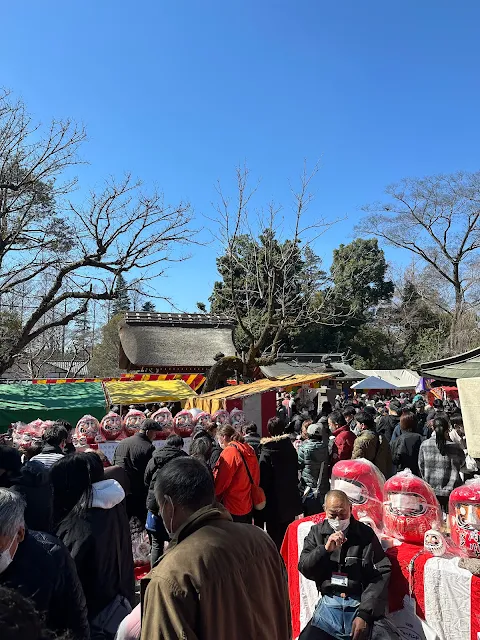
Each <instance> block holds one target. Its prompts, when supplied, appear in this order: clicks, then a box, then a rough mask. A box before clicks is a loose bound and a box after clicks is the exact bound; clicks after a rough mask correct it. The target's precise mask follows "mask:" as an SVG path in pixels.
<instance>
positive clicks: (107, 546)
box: [50, 453, 135, 638]
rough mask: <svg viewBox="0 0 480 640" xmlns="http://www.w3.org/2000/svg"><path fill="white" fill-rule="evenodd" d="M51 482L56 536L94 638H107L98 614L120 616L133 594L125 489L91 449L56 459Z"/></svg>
mask: <svg viewBox="0 0 480 640" xmlns="http://www.w3.org/2000/svg"><path fill="white" fill-rule="evenodd" d="M50 481H51V484H52V487H53V499H54V514H55V518H56V535H57V536H58V537H59V538H60V539H61V540H62V541H63V543H64V544H65V546H66V547H67V548H68V550H69V551H70V554H71V556H72V558H73V560H74V561H75V564H76V566H77V572H78V576H79V578H80V582H81V583H82V586H83V590H84V593H85V599H86V601H87V608H88V617H89V623H90V628H91V633H92V638H93V637H96V634H97V635H99V637H106V638H108V637H109V630H108V629H103V628H102V618H103V617H108V616H106V614H107V612H108V611H109V610H115V611H116V615H117V616H120V619H121V615H122V613H124V614H125V615H126V614H127V613H128V612H129V610H130V609H131V605H132V604H133V603H134V597H135V579H134V573H133V556H132V544H131V539H130V527H129V524H128V519H127V513H126V509H125V501H124V498H125V492H124V490H123V489H122V487H121V486H120V484H119V483H118V482H117V481H116V480H113V479H110V480H105V479H104V471H103V465H102V461H101V460H100V458H99V457H98V456H97V455H96V454H95V453H75V454H73V455H70V456H66V457H64V458H63V459H61V460H59V461H58V462H57V463H55V464H54V465H53V466H52V468H51V470H50ZM104 614H105V615H104ZM119 622H120V620H118V623H119ZM115 631H116V630H115ZM101 632H103V633H104V636H101ZM112 638H113V636H112Z"/></svg>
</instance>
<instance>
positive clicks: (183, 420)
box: [173, 409, 193, 438]
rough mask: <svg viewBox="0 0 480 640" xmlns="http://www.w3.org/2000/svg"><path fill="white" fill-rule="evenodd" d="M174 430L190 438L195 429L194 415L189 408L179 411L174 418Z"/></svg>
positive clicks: (183, 436)
mask: <svg viewBox="0 0 480 640" xmlns="http://www.w3.org/2000/svg"><path fill="white" fill-rule="evenodd" d="M173 430H174V431H175V433H176V434H178V435H179V436H181V437H182V438H189V437H190V436H191V435H192V431H193V416H192V414H191V413H190V411H188V410H186V409H185V410H183V411H179V412H178V413H177V415H176V416H175V418H174V419H173Z"/></svg>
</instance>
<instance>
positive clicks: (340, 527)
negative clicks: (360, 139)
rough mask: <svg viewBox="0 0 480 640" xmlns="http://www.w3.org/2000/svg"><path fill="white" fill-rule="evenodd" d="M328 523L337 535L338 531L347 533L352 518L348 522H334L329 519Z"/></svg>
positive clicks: (336, 520)
mask: <svg viewBox="0 0 480 640" xmlns="http://www.w3.org/2000/svg"><path fill="white" fill-rule="evenodd" d="M327 522H328V524H329V525H330V526H331V527H332V529H333V530H334V531H335V533H336V532H337V531H345V529H346V528H347V527H348V525H349V524H350V518H348V520H338V519H336V518H335V520H333V519H332V518H327Z"/></svg>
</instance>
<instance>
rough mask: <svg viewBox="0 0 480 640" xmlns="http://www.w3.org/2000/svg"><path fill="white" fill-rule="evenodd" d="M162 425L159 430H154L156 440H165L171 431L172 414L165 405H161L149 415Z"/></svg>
mask: <svg viewBox="0 0 480 640" xmlns="http://www.w3.org/2000/svg"><path fill="white" fill-rule="evenodd" d="M150 417H151V419H152V420H155V422H158V424H159V425H160V426H161V427H162V430H161V431H155V439H156V440H166V439H167V438H168V436H170V435H172V433H173V416H172V414H171V412H170V410H169V409H167V407H162V408H161V409H159V410H158V411H155V413H154V414H153V415H152V416H150Z"/></svg>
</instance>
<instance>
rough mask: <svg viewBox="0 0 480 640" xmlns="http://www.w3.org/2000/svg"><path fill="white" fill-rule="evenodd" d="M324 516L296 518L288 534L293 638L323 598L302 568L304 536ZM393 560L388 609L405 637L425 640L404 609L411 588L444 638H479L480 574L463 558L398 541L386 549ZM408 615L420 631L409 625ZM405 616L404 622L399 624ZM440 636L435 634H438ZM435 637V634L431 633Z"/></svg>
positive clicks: (284, 548) (286, 550)
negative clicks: (462, 564) (462, 561)
mask: <svg viewBox="0 0 480 640" xmlns="http://www.w3.org/2000/svg"><path fill="white" fill-rule="evenodd" d="M323 517H324V514H319V515H316V516H311V517H308V518H303V519H301V520H296V521H295V522H293V523H292V524H291V525H290V526H289V528H288V530H287V534H286V536H285V540H284V543H283V546H282V556H283V559H284V561H285V564H286V567H287V573H288V585H289V593H290V606H291V612H292V624H293V637H294V638H297V637H298V635H299V634H300V631H301V630H302V629H303V628H304V626H305V625H306V624H307V622H308V621H309V620H310V619H311V617H312V615H313V612H314V609H315V605H316V603H317V602H318V597H319V596H318V592H317V588H316V586H315V583H314V582H312V581H311V580H307V579H306V578H305V577H304V576H302V575H301V574H300V573H299V571H298V560H299V558H300V554H301V551H302V548H303V543H304V540H305V538H306V536H307V534H308V532H309V531H310V529H311V527H312V525H313V524H315V523H316V522H319V521H320V520H321V519H323ZM387 555H388V556H389V558H390V561H391V563H392V574H391V578H390V585H389V610H390V614H391V618H392V621H393V622H394V624H396V625H397V626H398V628H399V629H400V631H401V632H402V633H403V634H404V635H403V637H404V638H405V639H409V640H410V639H415V640H424V639H425V637H426V636H425V635H424V634H423V629H422V622H421V620H418V618H415V616H412V615H411V613H412V612H411V611H408V610H406V609H404V608H403V607H404V604H406V602H405V600H404V599H405V597H406V596H408V595H409V593H410V590H411V593H412V597H413V599H414V600H415V605H416V613H417V616H419V618H421V619H422V620H425V621H426V623H427V624H428V627H430V628H431V629H433V630H434V632H435V633H434V634H433V637H438V638H439V639H440V640H478V638H479V637H480V635H479V634H480V578H479V577H477V576H474V575H472V574H471V573H470V572H469V571H467V570H465V569H463V568H460V567H459V566H458V565H459V558H458V557H457V558H443V557H440V558H439V557H433V556H432V555H431V554H430V553H428V552H426V551H424V548H423V546H418V545H413V544H407V543H403V544H399V545H398V546H395V547H392V548H391V549H389V550H388V551H387ZM406 619H409V620H411V621H413V622H414V623H415V624H416V627H417V628H416V629H415V628H412V627H406V626H404V625H403V622H404V621H405V620H406ZM400 620H401V621H402V623H400ZM435 634H436V636H435ZM430 637H432V636H430Z"/></svg>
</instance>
